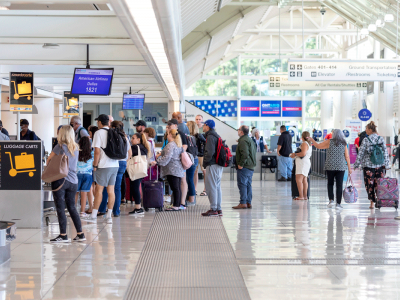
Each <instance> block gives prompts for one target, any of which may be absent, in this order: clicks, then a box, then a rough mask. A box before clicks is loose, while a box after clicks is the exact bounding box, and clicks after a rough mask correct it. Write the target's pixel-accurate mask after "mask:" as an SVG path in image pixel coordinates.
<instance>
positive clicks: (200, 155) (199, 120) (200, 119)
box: [194, 115, 207, 196]
mask: <svg viewBox="0 0 400 300" xmlns="http://www.w3.org/2000/svg"><path fill="white" fill-rule="evenodd" d="M195 120H196V124H197V127H198V129H199V133H198V134H197V135H196V139H197V148H198V150H199V153H198V155H197V157H198V159H199V163H198V165H197V168H196V171H195V172H194V173H195V174H198V169H199V166H200V168H201V171H202V172H203V180H205V178H206V169H204V168H203V156H204V145H205V144H206V138H205V137H204V135H203V116H202V115H197V116H196V119H195ZM198 182H199V177H198V176H196V177H195V178H194V185H195V189H196V191H197V184H198ZM200 196H207V192H206V187H205V186H204V189H203V191H202V192H201V194H200Z"/></svg>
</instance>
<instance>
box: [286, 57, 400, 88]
mask: <svg viewBox="0 0 400 300" xmlns="http://www.w3.org/2000/svg"><path fill="white" fill-rule="evenodd" d="M288 69H289V70H288V79H289V81H400V62H399V61H394V60H372V59H368V60H346V59H342V60H320V59H318V60H317V59H315V60H312V59H289V68H288ZM358 84H362V83H361V82H360V83H358Z"/></svg>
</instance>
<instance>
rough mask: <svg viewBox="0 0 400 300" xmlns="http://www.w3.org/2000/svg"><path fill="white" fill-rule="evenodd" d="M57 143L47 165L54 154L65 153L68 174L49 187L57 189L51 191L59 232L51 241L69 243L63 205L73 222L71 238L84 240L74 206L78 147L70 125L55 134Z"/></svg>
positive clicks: (76, 186) (76, 240)
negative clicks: (73, 232)
mask: <svg viewBox="0 0 400 300" xmlns="http://www.w3.org/2000/svg"><path fill="white" fill-rule="evenodd" d="M57 139H58V144H57V145H56V146H55V147H54V149H53V150H52V152H51V153H50V156H49V157H48V159H47V165H49V163H50V161H51V160H52V159H53V158H54V156H55V155H61V154H65V155H66V156H67V157H68V168H69V170H68V175H67V177H65V178H63V179H60V180H57V181H54V182H52V183H51V188H52V189H53V190H56V189H58V188H60V187H61V188H60V189H59V190H58V191H54V192H53V198H54V204H55V206H56V209H57V217H58V224H59V227H60V234H59V235H58V236H57V237H56V238H54V239H51V240H50V242H51V243H69V242H70V240H69V239H68V236H67V217H66V216H65V206H67V210H68V212H69V215H70V216H71V219H72V222H73V223H74V226H75V229H76V232H77V236H76V237H75V238H74V239H73V241H74V242H82V241H86V237H85V234H84V233H83V232H82V224H81V219H80V218H79V213H78V211H77V210H76V207H75V194H76V191H77V189H78V176H77V173H76V171H77V163H78V157H79V147H78V145H77V144H76V143H75V135H74V130H73V129H72V127H71V126H68V125H65V126H63V127H62V128H61V129H60V132H59V133H58V136H57Z"/></svg>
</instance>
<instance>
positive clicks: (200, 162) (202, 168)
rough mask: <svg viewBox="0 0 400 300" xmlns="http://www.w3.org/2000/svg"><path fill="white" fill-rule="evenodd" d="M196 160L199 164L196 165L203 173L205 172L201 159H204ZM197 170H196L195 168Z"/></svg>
mask: <svg viewBox="0 0 400 300" xmlns="http://www.w3.org/2000/svg"><path fill="white" fill-rule="evenodd" d="M198 159H199V164H198V165H197V166H200V168H201V171H202V172H203V173H204V171H205V170H206V169H205V168H204V167H203V159H204V157H200V156H199V157H198ZM196 169H197V168H196Z"/></svg>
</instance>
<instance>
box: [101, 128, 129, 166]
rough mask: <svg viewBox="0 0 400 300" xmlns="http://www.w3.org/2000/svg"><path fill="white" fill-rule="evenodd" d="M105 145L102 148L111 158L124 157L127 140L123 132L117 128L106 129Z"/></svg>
mask: <svg viewBox="0 0 400 300" xmlns="http://www.w3.org/2000/svg"><path fill="white" fill-rule="evenodd" d="M102 129H104V130H107V131H108V133H107V146H106V147H105V148H101V149H103V151H104V153H105V154H106V155H107V156H108V157H109V158H111V159H124V158H126V153H127V149H128V148H127V142H126V138H125V134H124V133H123V132H121V131H120V130H119V129H113V128H110V129H107V128H102Z"/></svg>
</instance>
